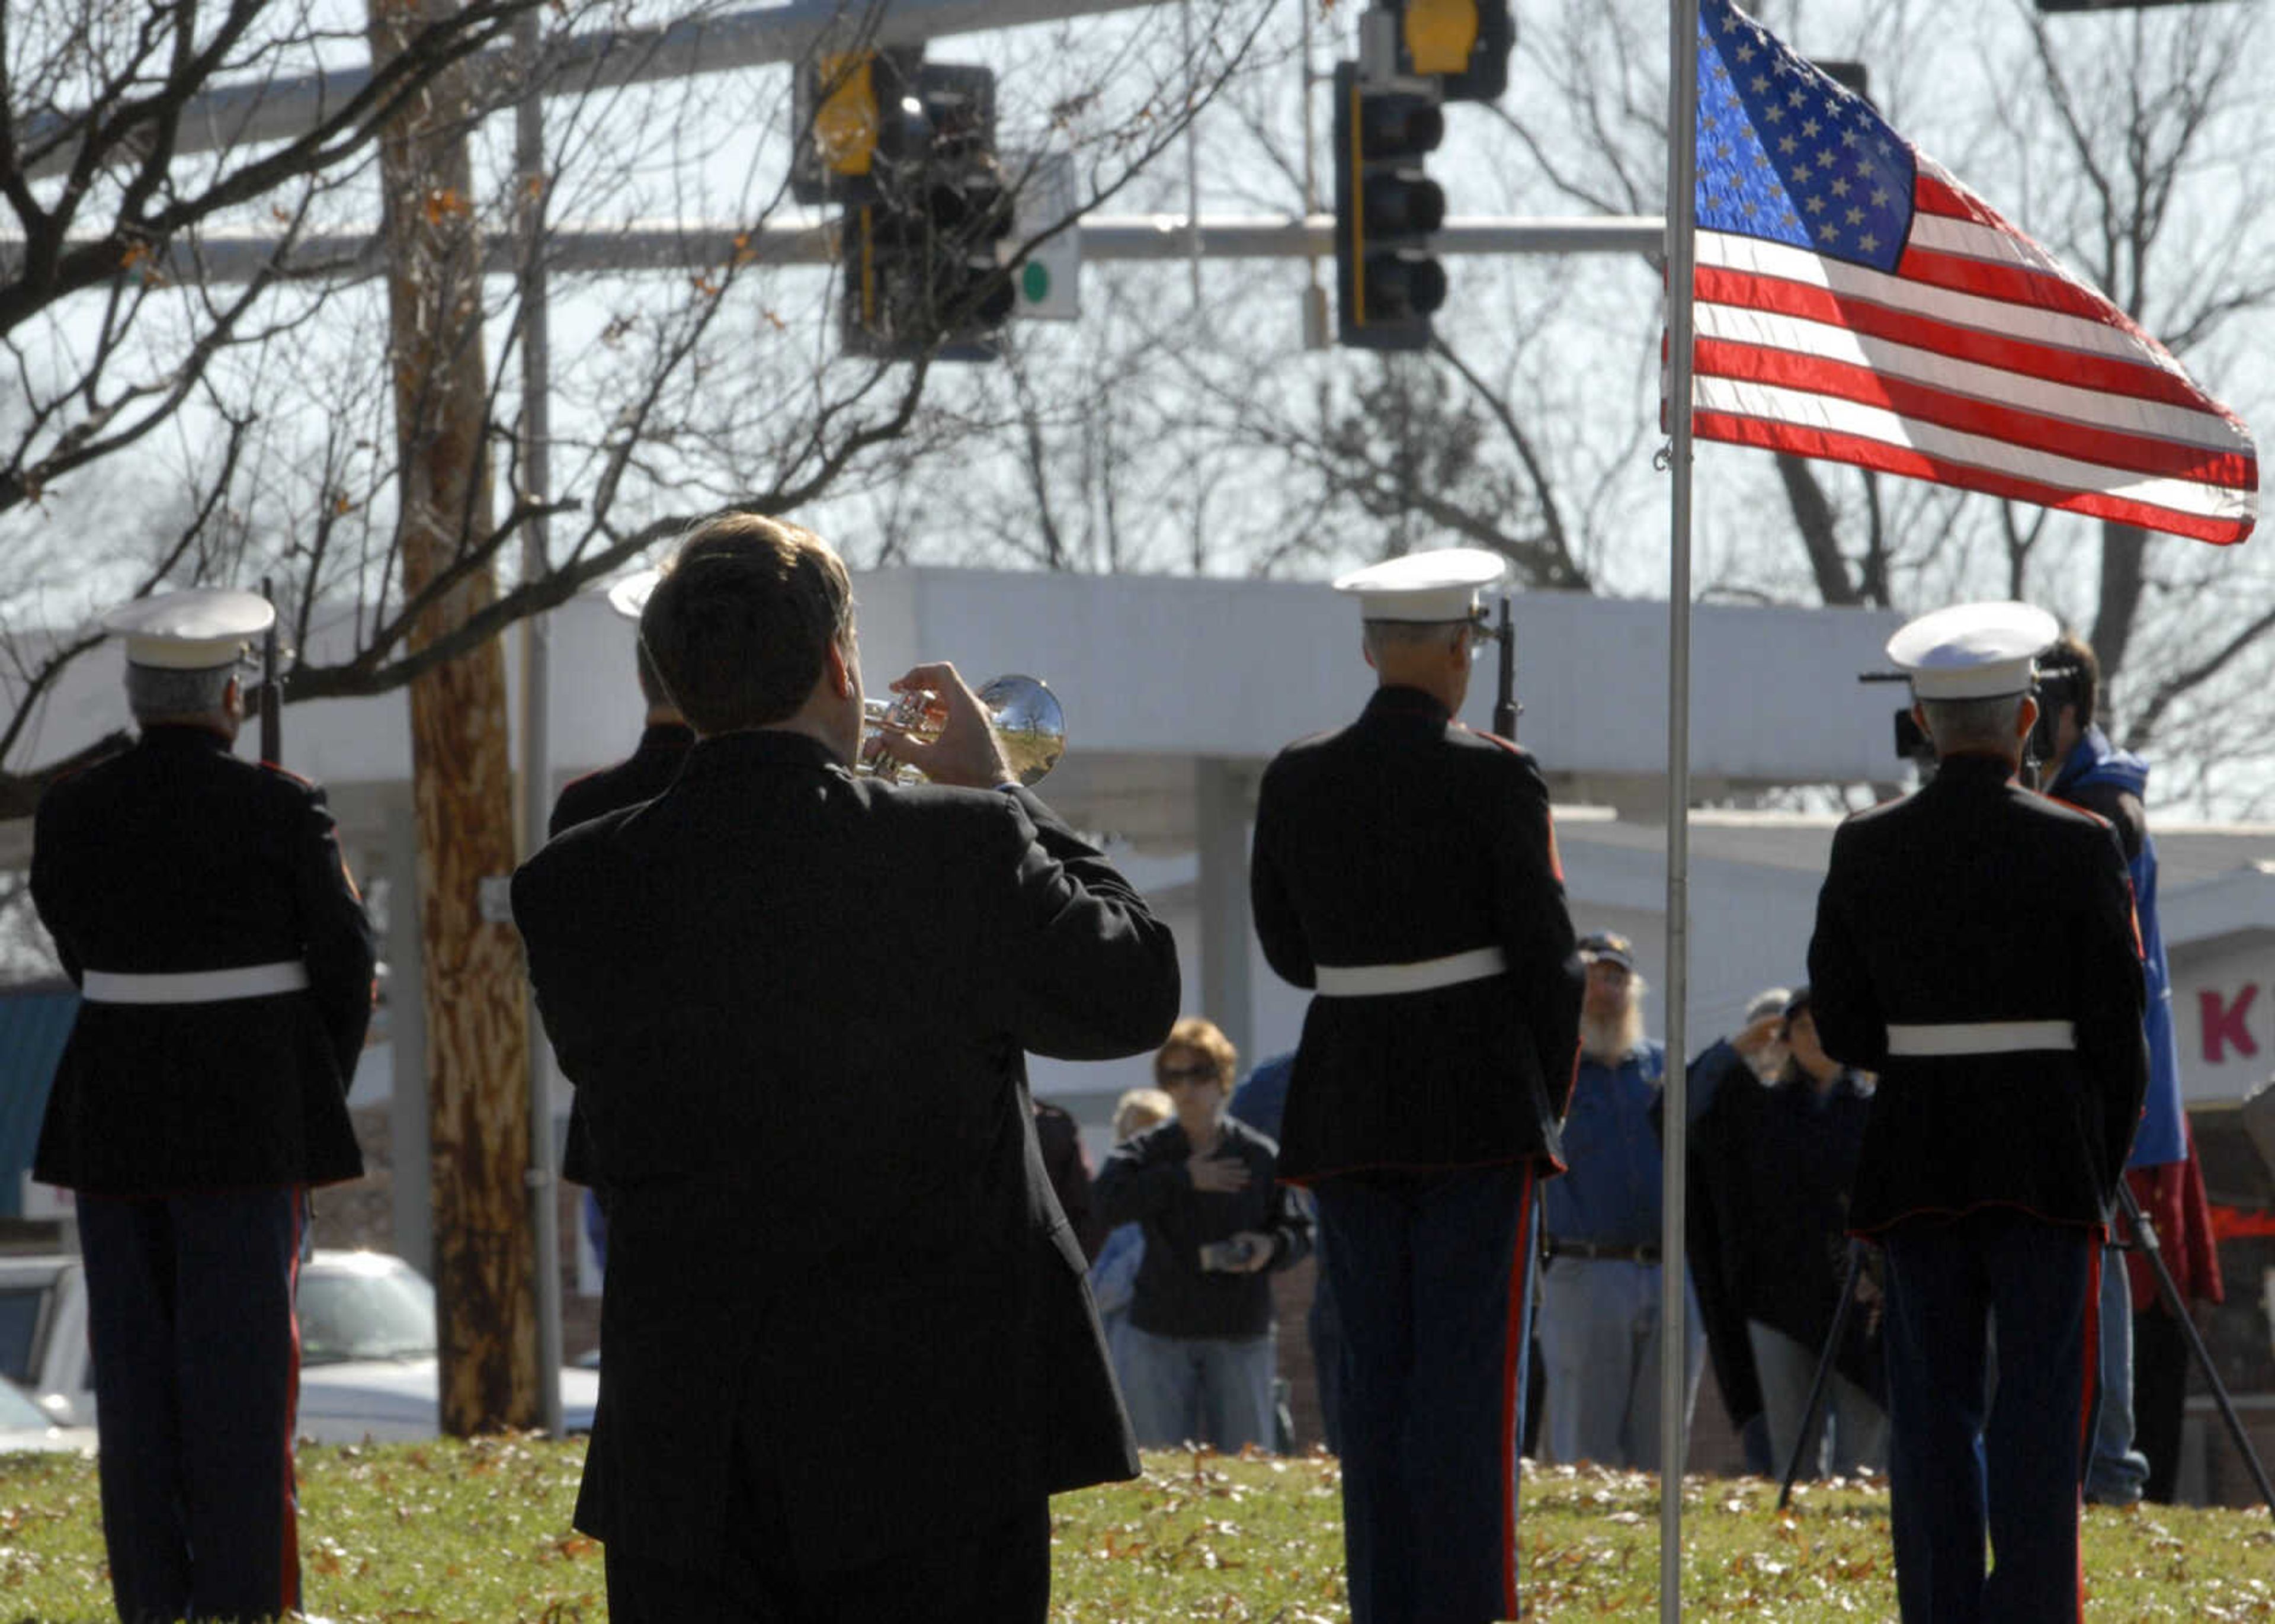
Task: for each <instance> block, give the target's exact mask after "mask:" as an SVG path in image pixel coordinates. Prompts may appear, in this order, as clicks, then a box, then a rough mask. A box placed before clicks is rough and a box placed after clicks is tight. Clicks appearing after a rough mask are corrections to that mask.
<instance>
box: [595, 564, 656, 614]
mask: <svg viewBox="0 0 2275 1624" xmlns="http://www.w3.org/2000/svg"><path fill="white" fill-rule="evenodd" d="M661 579H663V571H662V570H637V571H635V572H634V573H632V574H631V575H628V576H626V577H624V579H623V580H621V581H618V582H617V583H616V585H614V586H611V587H609V588H608V607H609V608H612V609H614V610H616V613H617V614H619V615H621V616H624V618H625V619H626V620H638V619H639V617H640V612H641V611H642V610H643V609H645V608H647V599H648V594H649V593H652V592H654V590H655V584H656V583H657V582H658V581H660V580H661Z"/></svg>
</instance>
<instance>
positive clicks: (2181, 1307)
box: [1778, 1176, 2275, 1516]
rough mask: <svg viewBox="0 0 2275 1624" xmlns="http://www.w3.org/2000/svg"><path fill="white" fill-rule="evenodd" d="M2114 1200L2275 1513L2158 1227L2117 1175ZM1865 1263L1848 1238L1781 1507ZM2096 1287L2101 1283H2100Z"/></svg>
mask: <svg viewBox="0 0 2275 1624" xmlns="http://www.w3.org/2000/svg"><path fill="white" fill-rule="evenodd" d="M2117 1201H2118V1205H2120V1206H2121V1207H2123V1208H2124V1209H2125V1220H2126V1222H2128V1224H2130V1225H2131V1226H2132V1227H2133V1239H2132V1240H2131V1241H2129V1242H2127V1243H2124V1244H2125V1246H2126V1247H2127V1248H2128V1250H2136V1251H2138V1252H2140V1253H2141V1255H2142V1256H2143V1257H2144V1258H2147V1259H2148V1260H2149V1267H2150V1270H2151V1271H2153V1272H2154V1273H2155V1274H2156V1276H2157V1290H2158V1295H2161V1296H2162V1297H2163V1298H2164V1300H2165V1307H2166V1308H2167V1309H2170V1310H2171V1311H2172V1314H2173V1318H2175V1319H2177V1320H2179V1321H2180V1322H2181V1333H2182V1334H2184V1335H2185V1336H2186V1337H2187V1338H2188V1349H2189V1351H2190V1352H2191V1353H2193V1354H2194V1355H2195V1356H2196V1368H2197V1369H2198V1370H2200V1371H2203V1376H2204V1380H2205V1382H2206V1383H2207V1384H2208V1385H2209V1386H2211V1395H2212V1398H2213V1399H2214V1400H2215V1401H2217V1402H2218V1405H2219V1413H2220V1416H2221V1418H2222V1419H2223V1420H2225V1421H2226V1423H2227V1431H2228V1436H2229V1437H2231V1438H2233V1439H2234V1440H2235V1447H2236V1452H2237V1453H2238V1454H2241V1455H2242V1457H2243V1463H2244V1464H2245V1465H2246V1466H2248V1467H2249V1468H2250V1469H2251V1479H2252V1481H2253V1482H2254V1483H2256V1484H2258V1485H2259V1498H2260V1499H2262V1500H2264V1502H2265V1503H2266V1506H2267V1511H2268V1514H2269V1515H2271V1516H2275V1485H2271V1484H2269V1483H2268V1481H2267V1469H2266V1468H2265V1467H2264V1466H2263V1465H2261V1464H2260V1462H2259V1454H2258V1451H2256V1450H2255V1449H2254V1448H2252V1446H2251V1437H2250V1434H2249V1433H2247V1432H2246V1431H2244V1430H2243V1422H2242V1419H2241V1417H2240V1416H2237V1415H2236V1413H2235V1404H2234V1402H2233V1401H2232V1400H2231V1399H2229V1397H2228V1396H2227V1388H2226V1386H2225V1385H2224V1384H2223V1383H2222V1382H2221V1381H2220V1379H2219V1371H2218V1369H2217V1368H2216V1367H2214V1365H2213V1364H2212V1362H2211V1349H2210V1348H2206V1347H2205V1346H2204V1342H2203V1336H2202V1335H2201V1334H2199V1333H2198V1332H2197V1330H2196V1321H2195V1320H2194V1319H2192V1318H2189V1317H2188V1304H2186V1303H2183V1302H2181V1288H2179V1287H2178V1286H2176V1285H2174V1284H2173V1276H2172V1272H2171V1271H2170V1270H2169V1269H2167V1268H2165V1253H2164V1250H2163V1248H2162V1247H2161V1246H2160V1245H2159V1244H2158V1241H2157V1227H2156V1226H2155V1225H2154V1224H2152V1223H2150V1221H2149V1218H2148V1214H2146V1213H2145V1212H2142V1210H2141V1204H2140V1203H2139V1202H2138V1201H2136V1200H2135V1199H2134V1197H2133V1187H2132V1186H2131V1185H2129V1184H2128V1183H2127V1182H2125V1180H2124V1179H2123V1178H2122V1177H2121V1176H2120V1178H2119V1179H2118V1181H2117ZM1863 1264H1864V1243H1863V1242H1862V1241H1857V1240H1851V1241H1850V1242H1849V1243H1848V1269H1847V1270H1846V1272H1845V1273H1843V1274H1842V1277H1841V1280H1840V1304H1839V1306H1837V1307H1836V1308H1835V1309H1834V1310H1833V1329H1832V1331H1831V1332H1830V1333H1828V1334H1827V1335H1826V1337H1825V1348H1824V1351H1823V1352H1821V1353H1820V1354H1818V1358H1817V1373H1816V1375H1815V1377H1814V1378H1813V1379H1811V1380H1810V1384H1809V1402H1808V1403H1807V1404H1806V1405H1804V1406H1803V1409H1802V1412H1801V1430H1800V1436H1799V1437H1797V1438H1796V1439H1795V1440H1794V1446H1793V1454H1792V1456H1791V1457H1790V1458H1789V1459H1788V1461H1787V1462H1786V1463H1785V1479H1784V1481H1783V1482H1782V1483H1780V1484H1779V1485H1778V1509H1779V1510H1780V1511H1783V1510H1784V1509H1785V1508H1786V1504H1787V1502H1788V1501H1789V1500H1790V1499H1792V1498H1793V1480H1794V1479H1795V1477H1799V1476H1800V1475H1801V1457H1802V1455H1803V1453H1804V1451H1805V1450H1806V1448H1807V1446H1808V1444H1809V1431H1810V1428H1811V1427H1812V1426H1814V1425H1815V1424H1816V1423H1817V1411H1818V1406H1819V1405H1820V1404H1822V1403H1823V1402H1824V1401H1825V1383H1826V1382H1827V1381H1828V1380H1830V1379H1831V1378H1832V1375H1833V1355H1834V1353H1835V1351H1836V1350H1838V1349H1839V1348H1840V1338H1841V1335H1842V1333H1845V1332H1846V1331H1847V1330H1848V1315H1849V1312H1850V1311H1851V1310H1852V1309H1853V1308H1854V1307H1855V1306H1856V1277H1857V1275H1858V1273H1860V1272H1861V1271H1862V1270H1863ZM2094 1289H2096V1290H2099V1289H2100V1287H2099V1285H2098V1283H2097V1284H2096V1286H2095V1288H2094Z"/></svg>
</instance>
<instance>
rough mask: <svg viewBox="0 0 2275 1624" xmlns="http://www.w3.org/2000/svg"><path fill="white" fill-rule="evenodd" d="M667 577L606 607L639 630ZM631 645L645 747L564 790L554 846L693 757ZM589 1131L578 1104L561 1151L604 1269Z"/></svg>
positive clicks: (655, 787) (687, 737) (639, 579)
mask: <svg viewBox="0 0 2275 1624" xmlns="http://www.w3.org/2000/svg"><path fill="white" fill-rule="evenodd" d="M662 578H663V571H661V570H639V571H638V572H637V573H635V574H631V575H628V576H626V577H624V579H623V580H621V581H618V582H617V583H616V585H614V586H611V587H610V588H608V607H609V608H612V609H614V610H616V613H617V614H619V615H621V616H624V618H625V619H626V620H629V621H631V622H632V623H634V624H636V625H637V624H638V623H639V617H640V611H641V610H642V609H644V608H646V607H647V601H648V595H649V594H650V593H653V592H654V590H655V584H656V582H658V581H659V580H661V579H662ZM632 647H633V659H634V662H635V668H636V669H637V671H638V673H639V689H640V698H641V699H644V700H645V701H646V704H647V720H646V723H645V724H644V725H643V726H642V728H641V729H640V736H639V744H638V745H637V746H635V747H634V749H633V751H632V753H631V755H629V756H627V757H625V758H624V759H623V760H622V761H619V762H617V763H616V765H615V766H614V767H602V768H601V769H600V770H599V771H598V772H593V773H587V774H585V775H584V776H583V777H582V778H575V779H571V781H570V782H567V783H565V784H563V786H562V787H561V793H560V794H559V795H558V796H556V797H554V801H553V812H552V815H551V816H550V817H548V819H547V820H545V835H546V838H547V839H548V840H550V839H551V838H552V837H553V836H555V835H559V834H561V833H562V832H563V830H567V829H573V828H575V827H577V826H578V824H580V823H589V822H590V821H592V820H593V819H595V818H597V817H600V816H601V814H602V813H603V812H621V811H623V810H624V808H625V807H627V806H637V805H639V804H640V803H641V802H642V801H653V800H654V799H655V797H657V796H659V795H661V794H662V793H663V792H664V791H665V790H666V789H669V788H670V787H671V781H672V780H673V779H675V778H676V777H678V776H679V764H680V763H681V762H682V761H684V760H685V759H687V752H688V748H689V746H691V745H692V744H694V743H695V729H692V728H691V727H689V726H688V725H687V719H686V718H685V717H684V716H682V715H681V714H679V707H678V706H676V705H675V704H673V703H672V700H671V695H670V694H669V692H668V691H666V690H665V688H664V685H663V679H662V678H661V676H657V675H656V671H655V662H654V661H652V660H650V659H649V658H648V655H647V647H646V645H645V644H643V643H641V642H640V641H639V638H638V637H637V636H635V637H634V638H633V640H632ZM590 1132H591V1129H590V1128H589V1126H588V1125H587V1124H586V1121H585V1113H584V1108H583V1107H582V1106H581V1105H579V1104H578V1103H577V1102H576V1101H575V1100H574V1099H572V1100H571V1102H570V1107H569V1134H568V1138H567V1141H566V1144H564V1146H563V1150H562V1152H561V1176H562V1177H563V1178H565V1179H567V1180H568V1181H569V1182H571V1183H572V1184H582V1185H584V1186H585V1200H584V1213H583V1217H584V1220H585V1235H586V1239H587V1240H589V1241H590V1242H591V1243H592V1245H593V1255H594V1256H595V1257H596V1258H599V1259H600V1260H601V1267H602V1269H603V1270H604V1271H605V1270H606V1268H607V1265H608V1213H607V1211H606V1197H605V1196H604V1195H603V1193H602V1192H601V1190H600V1189H599V1188H598V1187H597V1184H596V1179H597V1176H598V1175H596V1174H595V1173H594V1172H593V1148H592V1144H591V1142H590V1140H589V1138H588V1135H589V1134H590Z"/></svg>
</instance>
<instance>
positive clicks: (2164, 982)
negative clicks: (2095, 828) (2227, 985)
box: [2047, 726, 2188, 1167]
mask: <svg viewBox="0 0 2275 1624" xmlns="http://www.w3.org/2000/svg"><path fill="white" fill-rule="evenodd" d="M2148 787H2149V764H2148V763H2147V762H2146V761H2143V759H2141V758H2140V757H2139V756H2137V755H2135V754H2134V753H2133V752H2131V751H2129V750H2119V749H2117V748H2116V747H2115V746H2113V744H2110V742H2109V736H2108V735H2107V734H2105V733H2104V732H2103V731H2102V730H2101V729H2100V728H2099V727H2097V726H2095V727H2089V728H2087V729H2086V730H2085V736H2084V737H2082V738H2081V739H2079V740H2078V742H2077V744H2076V746H2075V748H2074V749H2073V750H2071V752H2069V756H2068V759H2066V760H2065V761H2063V763H2062V764H2061V771H2060V773H2059V774H2056V775H2055V777H2054V782H2053V787H2052V789H2049V790H2048V791H2047V793H2048V794H2049V795H2052V796H2054V797H2058V798H2060V799H2061V800H2065V801H2075V802H2076V803H2077V804H2080V805H2082V806H2083V807H2085V808H2087V809H2088V810H2089V811H2091V812H2099V813H2101V814H2102V815H2103V816H2104V817H2105V818H2108V819H2109V820H2110V821H2111V822H2112V823H2114V824H2116V825H2117V833H2118V837H2119V838H2120V840H2122V841H2123V842H2125V854H2126V867H2127V869H2128V871H2129V872H2130V873H2131V874H2132V877H2133V914H2134V918H2135V919H2136V920H2137V921H2138V922H2139V924H2140V926H2141V970H2142V974H2143V978H2144V979H2145V980H2146V981H2147V983H2148V993H2149V1002H2148V1008H2147V1012H2146V1013H2145V1014H2144V1015H2143V1017H2142V1022H2141V1027H2142V1032H2143V1036H2145V1037H2146V1038H2147V1039H2148V1040H2149V1098H2148V1100H2147V1102H2146V1103H2145V1104H2144V1105H2143V1108H2142V1113H2141V1127H2140V1130H2139V1131H2138V1132H2137V1133H2135V1135H2134V1136H2133V1154H2132V1156H2131V1157H2130V1158H2129V1159H2128V1160H2127V1162H2126V1164H2125V1165H2126V1166H2127V1167H2161V1166H2163V1165H2165V1163H2167V1162H2176V1161H2186V1160H2187V1159H2188V1141H2187V1139H2186V1137H2184V1136H2183V1134H2182V1132H2181V1066H2180V1054H2179V1050H2178V1047H2177V1040H2176V1039H2175V1038H2174V1037H2173V978H2172V971H2171V968H2170V966H2169V965H2168V964H2167V963H2165V933H2164V927H2163V926H2162V925H2159V924H2158V919H2157V842H2156V840H2155V838H2154V837H2153V836H2151V835H2150V833H2149V824H2148V820H2147V818H2146V816H2145V815H2144V814H2143V812H2142V810H2141V803H2142V802H2143V800H2145V799H2146V798H2147V794H2148ZM2096 791H2098V792H2099V793H2096ZM2120 797H2131V798H2132V802H2133V804H2132V806H2131V807H2129V808H2123V807H2120V806H2118V805H2116V804H2113V803H2115V802H2117V801H2119V800H2120Z"/></svg>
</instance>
